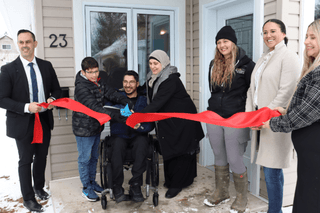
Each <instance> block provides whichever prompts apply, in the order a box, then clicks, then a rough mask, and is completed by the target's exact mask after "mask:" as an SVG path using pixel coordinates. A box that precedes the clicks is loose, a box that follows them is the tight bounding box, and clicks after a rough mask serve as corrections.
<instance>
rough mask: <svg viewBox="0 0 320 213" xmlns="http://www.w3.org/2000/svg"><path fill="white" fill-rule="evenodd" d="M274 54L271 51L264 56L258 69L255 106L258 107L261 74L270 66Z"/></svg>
mask: <svg viewBox="0 0 320 213" xmlns="http://www.w3.org/2000/svg"><path fill="white" fill-rule="evenodd" d="M281 42H282V43H284V41H280V42H279V44H280V43H281ZM279 44H277V45H276V46H278V45H279ZM273 54H274V50H272V51H270V52H269V53H268V54H267V55H265V56H264V58H263V63H262V64H261V65H260V67H259V68H258V70H257V72H256V74H255V76H254V80H255V85H256V86H255V88H254V100H253V101H254V104H255V105H256V106H258V88H259V80H260V78H261V76H260V75H261V72H262V71H263V70H264V68H265V67H266V65H267V64H268V62H269V60H270V58H271V57H272V55H273Z"/></svg>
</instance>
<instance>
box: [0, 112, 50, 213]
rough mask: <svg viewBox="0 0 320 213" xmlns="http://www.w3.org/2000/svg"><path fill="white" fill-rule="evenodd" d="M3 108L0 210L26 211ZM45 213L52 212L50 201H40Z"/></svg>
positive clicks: (9, 212) (0, 121)
mask: <svg viewBox="0 0 320 213" xmlns="http://www.w3.org/2000/svg"><path fill="white" fill-rule="evenodd" d="M5 122H6V116H5V110H4V109H1V108H0V165H1V166H0V189H1V190H0V212H1V213H13V212H14V213H26V212H29V211H28V210H27V209H26V208H24V207H23V199H22V196H21V191H20V183H19V176H18V160H19V156H18V151H17V147H16V143H15V140H14V139H12V138H8V137H7V136H6V125H5ZM40 203H41V204H42V205H43V206H44V207H45V209H46V211H45V212H46V213H54V211H53V206H52V201H51V199H49V200H48V201H41V202H40Z"/></svg>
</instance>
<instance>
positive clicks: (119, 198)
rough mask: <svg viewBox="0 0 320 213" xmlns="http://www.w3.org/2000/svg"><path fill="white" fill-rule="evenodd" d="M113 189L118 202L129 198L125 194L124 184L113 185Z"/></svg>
mask: <svg viewBox="0 0 320 213" xmlns="http://www.w3.org/2000/svg"><path fill="white" fill-rule="evenodd" d="M112 191H113V195H114V199H115V200H116V202H117V203H120V202H122V201H126V200H128V199H127V196H126V195H125V194H124V189H123V188H122V186H118V185H114V186H113V187H112Z"/></svg>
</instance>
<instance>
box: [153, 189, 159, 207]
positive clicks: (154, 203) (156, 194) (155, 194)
mask: <svg viewBox="0 0 320 213" xmlns="http://www.w3.org/2000/svg"><path fill="white" fill-rule="evenodd" d="M158 204H159V194H158V192H155V193H154V194H153V205H154V206H158Z"/></svg>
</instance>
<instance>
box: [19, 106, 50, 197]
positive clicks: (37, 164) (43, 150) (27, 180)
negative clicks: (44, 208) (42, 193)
mask: <svg viewBox="0 0 320 213" xmlns="http://www.w3.org/2000/svg"><path fill="white" fill-rule="evenodd" d="M39 115H40V121H41V124H42V129H43V143H42V144H37V143H35V144H31V142H32V140H33V128H34V127H33V126H34V122H30V124H29V127H28V131H27V135H26V136H25V137H24V138H22V139H19V140H18V139H16V144H17V148H18V153H19V167H18V171H19V179H20V188H21V193H22V197H23V200H31V199H33V198H34V191H33V188H32V177H33V182H34V188H35V189H42V188H43V187H44V185H45V169H46V163H47V155H48V148H49V144H50V138H51V130H50V128H49V124H48V119H46V118H47V116H48V115H47V113H46V112H43V113H40V114H39ZM31 164H32V176H31Z"/></svg>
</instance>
